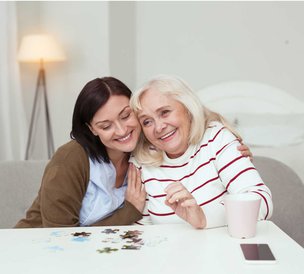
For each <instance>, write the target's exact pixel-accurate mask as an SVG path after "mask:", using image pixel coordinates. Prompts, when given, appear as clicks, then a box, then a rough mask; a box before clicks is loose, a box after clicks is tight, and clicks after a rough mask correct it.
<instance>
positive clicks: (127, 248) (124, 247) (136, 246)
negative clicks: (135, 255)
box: [121, 245, 141, 250]
mask: <svg viewBox="0 0 304 274" xmlns="http://www.w3.org/2000/svg"><path fill="white" fill-rule="evenodd" d="M140 248H141V246H140V245H123V246H122V248H121V249H125V250H139V249H140Z"/></svg>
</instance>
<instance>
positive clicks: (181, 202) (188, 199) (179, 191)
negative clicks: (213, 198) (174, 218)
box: [165, 182, 206, 228]
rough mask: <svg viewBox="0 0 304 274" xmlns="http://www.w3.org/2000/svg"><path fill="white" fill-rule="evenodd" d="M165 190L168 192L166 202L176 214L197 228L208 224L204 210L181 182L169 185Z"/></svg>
mask: <svg viewBox="0 0 304 274" xmlns="http://www.w3.org/2000/svg"><path fill="white" fill-rule="evenodd" d="M165 192H166V193H167V196H166V201H165V203H166V205H167V206H169V207H171V208H172V209H173V210H174V212H175V214H176V215H178V216H179V217H180V218H182V219H184V220H185V221H187V222H188V223H190V224H191V225H193V226H194V227H195V228H204V227H205V226H206V217H205V214H204V212H203V210H202V209H201V207H200V206H199V205H198V204H197V202H196V200H195V199H194V197H193V196H192V194H191V193H190V192H189V191H188V190H187V189H186V188H185V187H184V186H183V185H182V184H181V183H180V182H175V183H172V184H170V185H168V186H167V187H166V189H165Z"/></svg>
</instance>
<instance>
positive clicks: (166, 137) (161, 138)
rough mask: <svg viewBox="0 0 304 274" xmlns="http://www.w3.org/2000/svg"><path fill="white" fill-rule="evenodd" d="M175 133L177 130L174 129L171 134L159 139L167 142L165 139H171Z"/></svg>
mask: <svg viewBox="0 0 304 274" xmlns="http://www.w3.org/2000/svg"><path fill="white" fill-rule="evenodd" d="M175 132H176V129H174V130H173V131H171V132H169V133H167V134H166V135H164V136H162V137H160V138H159V139H160V140H165V139H167V138H169V137H171V136H172V135H173V134H174V133H175Z"/></svg>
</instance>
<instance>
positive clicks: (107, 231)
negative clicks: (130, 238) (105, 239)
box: [101, 228, 119, 234]
mask: <svg viewBox="0 0 304 274" xmlns="http://www.w3.org/2000/svg"><path fill="white" fill-rule="evenodd" d="M118 231H119V229H118V228H116V229H111V228H107V229H105V230H104V231H101V233H105V234H116V232H118Z"/></svg>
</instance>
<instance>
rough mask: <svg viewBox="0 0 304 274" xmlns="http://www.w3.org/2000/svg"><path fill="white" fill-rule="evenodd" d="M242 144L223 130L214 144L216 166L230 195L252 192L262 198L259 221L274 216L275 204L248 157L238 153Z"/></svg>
mask: <svg viewBox="0 0 304 274" xmlns="http://www.w3.org/2000/svg"><path fill="white" fill-rule="evenodd" d="M239 145H240V143H239V141H238V140H237V138H236V137H235V136H234V135H233V134H232V133H231V132H230V131H229V130H227V129H226V128H222V130H221V131H220V132H219V136H218V137H217V138H216V142H214V148H213V153H214V154H215V158H216V161H215V165H216V168H217V171H218V174H219V177H220V179H221V181H222V183H223V184H224V186H225V189H226V191H227V192H228V193H245V192H252V193H254V194H255V195H257V196H258V197H260V198H261V209H260V214H259V219H268V218H270V217H271V215H272V210H273V204H272V197H271V192H270V189H269V188H268V187H267V186H266V185H265V184H264V182H263V180H262V178H261V177H260V175H259V173H258V171H257V170H256V169H255V167H254V165H253V164H252V162H251V161H250V159H249V158H248V157H244V156H242V155H241V153H240V152H239V151H238V149H237V146H239Z"/></svg>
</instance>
